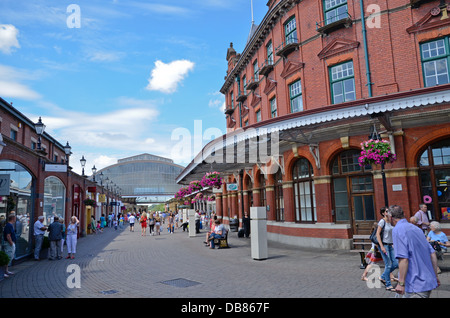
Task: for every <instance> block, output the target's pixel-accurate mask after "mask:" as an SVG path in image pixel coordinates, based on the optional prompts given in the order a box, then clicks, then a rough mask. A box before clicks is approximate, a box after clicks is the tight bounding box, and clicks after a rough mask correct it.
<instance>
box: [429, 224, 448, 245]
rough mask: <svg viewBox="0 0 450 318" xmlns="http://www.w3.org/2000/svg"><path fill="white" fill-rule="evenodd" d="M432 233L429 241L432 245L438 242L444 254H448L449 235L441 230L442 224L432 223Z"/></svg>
mask: <svg viewBox="0 0 450 318" xmlns="http://www.w3.org/2000/svg"><path fill="white" fill-rule="evenodd" d="M430 230H431V231H430V233H428V236H427V240H428V242H430V243H434V242H437V244H439V245H440V246H441V249H442V251H443V252H447V247H448V246H450V242H449V241H448V238H447V235H445V233H444V232H442V230H441V224H440V223H439V222H436V221H433V222H431V223H430Z"/></svg>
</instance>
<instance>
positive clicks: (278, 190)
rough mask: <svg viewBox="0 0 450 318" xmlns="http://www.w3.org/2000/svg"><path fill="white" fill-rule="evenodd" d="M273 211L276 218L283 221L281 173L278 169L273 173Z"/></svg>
mask: <svg viewBox="0 0 450 318" xmlns="http://www.w3.org/2000/svg"><path fill="white" fill-rule="evenodd" d="M275 211H276V220H277V221H284V199H283V174H282V173H281V169H278V171H277V173H276V174H275Z"/></svg>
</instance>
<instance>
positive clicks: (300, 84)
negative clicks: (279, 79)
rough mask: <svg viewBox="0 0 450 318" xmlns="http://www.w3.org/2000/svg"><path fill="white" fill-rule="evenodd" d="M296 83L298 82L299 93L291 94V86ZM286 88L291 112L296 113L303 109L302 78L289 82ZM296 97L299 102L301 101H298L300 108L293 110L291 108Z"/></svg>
mask: <svg viewBox="0 0 450 318" xmlns="http://www.w3.org/2000/svg"><path fill="white" fill-rule="evenodd" d="M297 83H298V84H299V88H300V93H298V94H296V95H292V87H293V86H294V85H296V84H297ZM288 89H289V106H290V110H291V113H298V112H301V111H303V90H302V80H301V79H298V80H296V81H294V82H292V83H290V84H289V85H288ZM298 98H299V100H300V102H301V103H300V104H301V109H300V110H297V111H293V108H292V104H293V101H295V100H297V99H298Z"/></svg>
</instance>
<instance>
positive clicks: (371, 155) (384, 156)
mask: <svg viewBox="0 0 450 318" xmlns="http://www.w3.org/2000/svg"><path fill="white" fill-rule="evenodd" d="M361 149H362V151H361V155H360V157H359V159H358V162H359V165H360V166H361V167H363V166H366V165H372V164H383V163H388V162H391V163H392V162H394V161H395V160H396V159H397V157H396V155H395V154H394V153H392V151H391V144H390V143H389V141H387V140H378V139H377V140H374V139H370V140H367V141H364V142H362V143H361Z"/></svg>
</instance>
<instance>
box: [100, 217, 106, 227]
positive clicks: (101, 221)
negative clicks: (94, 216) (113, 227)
mask: <svg viewBox="0 0 450 318" xmlns="http://www.w3.org/2000/svg"><path fill="white" fill-rule="evenodd" d="M100 226H101V228H102V229H104V228H105V227H106V218H105V215H104V214H102V216H101V217H100Z"/></svg>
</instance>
